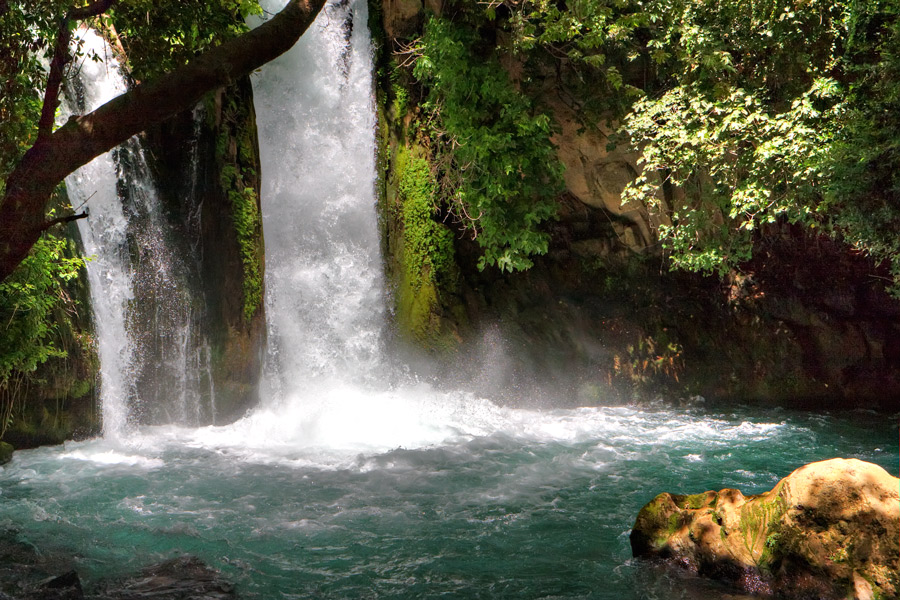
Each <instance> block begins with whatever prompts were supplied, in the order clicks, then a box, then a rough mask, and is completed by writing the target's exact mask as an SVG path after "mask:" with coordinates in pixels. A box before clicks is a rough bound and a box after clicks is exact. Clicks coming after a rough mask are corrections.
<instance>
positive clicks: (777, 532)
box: [631, 459, 900, 600]
mask: <svg viewBox="0 0 900 600" xmlns="http://www.w3.org/2000/svg"><path fill="white" fill-rule="evenodd" d="M898 486H900V480H898V479H897V478H896V477H893V476H891V475H890V474H888V473H887V472H886V471H885V470H884V469H882V468H881V467H879V466H877V465H873V464H871V463H865V462H862V461H859V460H855V459H850V460H844V459H832V460H827V461H823V462H818V463H813V464H810V465H806V466H805V467H801V468H799V469H797V470H796V471H794V472H793V473H791V474H790V475H789V476H788V477H785V478H784V479H782V480H781V481H780V482H779V483H778V485H776V486H775V487H774V488H773V489H772V490H771V491H769V492H766V493H765V494H760V495H758V496H749V497H746V496H744V495H743V494H742V493H741V492H740V491H738V490H731V489H726V490H722V491H720V492H712V491H709V492H704V493H700V494H694V495H692V496H681V495H673V494H669V493H663V494H660V495H659V496H657V497H656V498H654V499H653V500H652V501H651V502H650V503H648V504H647V505H646V506H645V507H644V508H643V509H641V512H640V513H639V514H638V517H637V521H636V522H635V525H634V529H633V530H632V532H631V547H632V550H633V552H634V555H635V556H638V557H649V558H659V559H664V560H666V561H668V562H670V563H672V564H673V565H677V566H678V567H680V568H683V569H687V570H689V571H691V572H693V573H697V574H699V575H701V576H706V577H712V578H716V579H721V580H724V581H728V582H730V583H732V584H735V585H736V586H738V587H740V588H742V589H743V590H745V591H747V592H751V593H764V594H777V595H778V597H783V598H820V599H832V598H833V599H835V600H836V599H838V598H854V599H857V600H869V599H872V598H884V599H888V598H898V597H900V549H898V539H900V530H898V524H900V497H898Z"/></svg>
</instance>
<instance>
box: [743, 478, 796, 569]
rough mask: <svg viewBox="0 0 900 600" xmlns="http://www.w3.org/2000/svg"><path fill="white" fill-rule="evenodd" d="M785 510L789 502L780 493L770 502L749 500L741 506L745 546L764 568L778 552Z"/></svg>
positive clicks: (760, 566) (758, 564)
mask: <svg viewBox="0 0 900 600" xmlns="http://www.w3.org/2000/svg"><path fill="white" fill-rule="evenodd" d="M785 512H787V502H785V500H784V498H782V497H781V496H780V495H776V497H775V499H774V500H771V501H769V502H764V501H756V502H748V503H747V504H745V505H744V506H743V507H742V508H741V520H740V525H739V527H740V531H741V536H742V538H743V542H744V547H745V548H746V549H747V551H748V552H749V553H750V556H751V557H752V558H753V560H754V561H755V562H756V566H757V567H759V568H760V569H762V570H767V569H768V568H769V566H770V565H771V564H772V561H773V558H774V557H775V556H777V554H778V545H779V543H780V537H781V536H780V534H781V531H780V527H779V526H780V523H781V517H782V516H783V515H784V513H785Z"/></svg>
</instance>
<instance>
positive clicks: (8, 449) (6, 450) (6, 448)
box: [0, 442, 15, 465]
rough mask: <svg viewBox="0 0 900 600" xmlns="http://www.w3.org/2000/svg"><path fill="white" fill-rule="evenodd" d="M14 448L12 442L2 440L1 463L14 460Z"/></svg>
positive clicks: (0, 444) (0, 448) (0, 443)
mask: <svg viewBox="0 0 900 600" xmlns="http://www.w3.org/2000/svg"><path fill="white" fill-rule="evenodd" d="M14 450H15V448H13V446H12V444H7V443H6V442H0V465H5V464H6V463H8V462H9V461H11V460H12V457H13V451H14Z"/></svg>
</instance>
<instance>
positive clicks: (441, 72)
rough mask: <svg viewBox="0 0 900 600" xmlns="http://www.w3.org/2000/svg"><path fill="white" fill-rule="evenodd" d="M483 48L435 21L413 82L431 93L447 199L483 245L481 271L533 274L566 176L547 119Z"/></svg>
mask: <svg viewBox="0 0 900 600" xmlns="http://www.w3.org/2000/svg"><path fill="white" fill-rule="evenodd" d="M476 46H477V39H476V36H475V34H474V33H473V32H472V31H471V30H469V29H467V28H465V27H461V26H458V25H453V24H451V23H450V22H448V21H444V20H440V19H436V18H433V19H431V20H430V21H429V22H428V23H427V25H426V27H425V33H424V35H423V37H422V39H421V40H420V47H421V56H420V57H419V58H418V60H417V62H416V65H415V69H414V73H415V76H416V78H417V79H419V80H420V81H421V82H422V83H424V84H425V85H426V86H427V87H428V90H429V94H428V97H427V100H426V102H425V104H424V107H423V108H424V109H425V110H426V111H427V112H428V113H429V122H430V123H431V127H430V130H429V131H428V134H429V135H430V136H431V137H432V139H433V142H434V143H433V147H434V149H435V151H436V153H437V154H438V157H437V162H438V163H439V164H441V165H442V167H441V171H442V172H441V177H440V178H439V185H440V195H441V196H442V197H443V198H444V199H445V201H446V202H447V203H448V208H449V210H450V212H451V214H453V215H454V216H455V217H456V219H457V220H458V222H459V224H460V225H461V226H462V227H464V228H466V229H467V230H468V231H469V232H470V233H471V234H472V235H473V237H474V238H475V239H476V240H477V241H478V243H479V244H480V246H481V248H482V251H483V254H482V258H481V260H480V262H479V266H480V267H481V268H484V267H485V266H488V265H496V266H497V267H499V268H500V269H501V270H504V271H516V270H521V269H527V268H529V267H530V266H531V265H532V261H531V259H530V258H529V257H530V256H531V255H534V254H543V253H546V252H547V248H548V244H549V237H548V235H547V234H546V233H545V232H542V231H541V230H540V228H539V225H540V224H541V223H543V222H544V221H546V220H548V219H550V218H552V217H553V216H554V215H555V214H556V203H555V197H556V195H557V194H558V193H559V192H560V191H561V190H562V170H561V166H560V164H559V159H558V158H557V156H556V151H555V148H554V147H553V145H552V144H551V143H550V134H551V128H550V119H549V117H548V116H547V115H546V114H542V113H540V112H539V111H537V110H535V108H534V107H533V106H532V103H531V101H530V100H529V99H528V98H527V97H525V96H524V95H523V94H522V93H521V92H519V91H518V90H516V88H515V87H514V86H513V85H512V82H511V81H510V79H509V75H508V74H507V72H506V71H505V70H504V69H503V68H502V67H501V66H500V64H499V62H498V61H497V58H496V57H495V56H493V55H487V56H479V55H477V54H476V51H475V49H476Z"/></svg>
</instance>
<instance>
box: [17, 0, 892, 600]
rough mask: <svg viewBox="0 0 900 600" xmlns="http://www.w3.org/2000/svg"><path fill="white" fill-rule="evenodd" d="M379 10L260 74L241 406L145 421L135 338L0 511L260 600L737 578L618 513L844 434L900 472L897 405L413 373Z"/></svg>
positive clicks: (780, 470)
mask: <svg viewBox="0 0 900 600" xmlns="http://www.w3.org/2000/svg"><path fill="white" fill-rule="evenodd" d="M278 4H279V3H278V2H275V1H273V2H272V3H270V4H269V5H267V8H268V9H269V10H270V11H274V10H277V8H278V7H279V6H278ZM366 18H367V15H366V3H365V2H364V1H362V0H354V1H353V2H346V1H344V2H335V3H332V4H330V5H329V6H328V7H327V8H326V9H325V11H324V12H323V14H322V15H321V16H320V18H319V20H318V21H317V23H316V24H315V25H314V26H313V28H312V30H311V31H310V32H309V33H308V34H307V35H306V36H304V38H303V39H302V40H301V42H300V43H299V44H298V47H297V48H295V49H294V50H292V51H291V52H290V53H289V54H288V55H286V56H285V57H283V58H281V59H279V60H278V61H276V62H274V63H273V64H271V65H268V66H267V67H266V68H265V69H263V71H262V73H261V74H260V75H258V76H255V78H254V94H255V97H256V106H257V112H258V121H259V130H260V147H261V152H262V176H263V181H264V188H263V193H262V203H263V220H264V228H265V232H266V234H265V235H266V267H267V280H266V311H267V318H268V337H269V348H268V351H267V356H266V361H265V362H266V367H265V373H264V378H265V382H266V383H265V386H264V390H265V391H264V395H263V398H262V399H261V403H260V406H259V407H258V408H256V409H255V410H254V411H253V412H251V413H250V414H248V415H247V416H245V417H244V418H243V419H241V420H240V421H238V422H236V423H234V424H232V425H228V426H219V427H213V426H209V427H196V426H193V427H188V426H186V424H185V422H183V421H181V420H177V419H176V420H174V422H172V423H168V424H166V423H165V422H164V421H160V422H159V424H156V425H150V426H148V425H146V424H140V423H141V421H140V420H139V419H133V418H131V417H129V415H127V414H122V411H127V408H128V406H127V405H126V404H125V403H123V402H122V401H121V395H123V394H124V393H126V392H123V391H121V388H120V387H116V385H115V384H116V382H117V381H119V380H120V379H122V377H120V375H121V374H118V375H117V373H116V372H115V371H116V369H120V370H123V372H124V371H126V370H128V369H132V368H133V365H131V364H130V362H129V361H131V360H132V359H131V358H129V361H126V362H128V364H127V365H125V366H122V365H121V364H120V363H121V362H122V361H121V360H119V361H118V362H116V361H115V360H112V359H110V360H106V359H102V360H103V362H102V369H103V370H104V371H105V372H106V375H105V376H104V379H103V385H104V386H106V387H105V388H104V390H103V392H102V393H103V394H104V405H105V407H113V408H110V410H113V409H114V411H115V412H113V413H112V414H105V417H106V418H107V419H109V420H110V422H109V423H108V424H107V425H110V424H112V425H114V426H113V427H107V435H105V437H101V438H98V439H94V440H88V441H84V442H70V443H67V444H65V445H63V446H58V447H52V448H40V449H36V450H30V451H23V452H17V453H16V454H15V457H14V459H13V461H12V462H11V463H10V464H9V465H7V466H5V467H3V468H2V469H0V532H7V533H6V535H11V536H13V537H14V538H15V539H16V540H18V541H19V542H22V543H25V544H29V545H31V546H33V547H34V548H37V549H38V550H39V551H40V552H42V553H45V554H56V555H63V556H67V557H70V558H71V560H72V561H74V567H75V568H76V569H77V570H78V572H79V574H80V576H81V578H82V580H83V582H84V584H85V587H86V589H87V591H88V592H90V590H91V589H92V586H96V585H97V583H98V582H99V581H100V580H101V579H103V578H108V577H116V576H119V575H127V574H131V573H134V572H136V571H138V570H140V569H141V568H143V567H145V566H147V565H149V564H153V563H158V562H161V561H163V560H165V559H168V558H171V557H174V556H179V555H186V554H189V555H196V556H198V557H200V558H201V559H202V560H204V561H206V562H207V563H208V564H210V565H211V566H213V567H215V568H217V569H219V570H221V571H222V572H223V573H224V574H225V575H226V576H227V577H228V578H229V579H230V580H231V581H233V582H234V583H235V584H236V586H237V591H238V593H239V594H240V596H241V597H243V598H252V599H260V600H269V599H281V598H425V597H428V598H431V597H447V598H610V599H616V600H626V599H632V598H634V599H647V598H660V599H671V598H696V599H699V598H703V599H720V600H721V599H725V598H735V597H736V596H734V595H733V594H732V593H731V592H729V591H727V590H725V589H722V588H719V587H717V586H716V585H714V584H708V583H702V582H700V581H697V580H693V579H691V578H684V577H679V576H677V575H673V574H671V573H668V572H666V571H661V570H657V569H656V568H653V567H652V566H650V565H647V564H645V563H641V562H637V561H634V560H632V559H631V551H630V546H629V542H628V534H629V530H630V527H631V525H632V524H633V522H634V518H635V516H636V515H637V512H638V511H639V510H640V508H641V506H643V504H645V503H646V502H648V501H649V500H650V499H652V498H653V497H654V496H655V495H656V494H657V493H659V492H661V491H670V492H680V493H696V492H700V491H705V490H707V489H715V490H718V489H721V488H725V487H736V488H739V489H741V490H742V491H743V492H744V493H747V494H750V493H758V492H763V491H766V490H769V489H771V488H772V487H773V486H774V485H775V483H776V482H777V481H778V480H779V479H780V478H782V477H784V476H786V475H788V474H789V473H790V472H791V471H792V470H793V469H795V468H797V467H799V466H801V465H803V464H806V463H808V462H812V461H815V460H821V459H826V458H833V457H836V456H841V457H855V458H860V459H863V460H869V461H872V462H875V463H878V464H880V465H882V466H884V467H885V468H887V469H888V470H889V471H891V472H892V473H896V472H897V466H898V460H900V457H898V429H897V419H896V418H885V417H884V416H883V415H876V414H872V413H867V412H852V413H844V414H826V415H822V414H818V415H815V414H810V413H799V412H788V411H784V410H776V409H758V408H757V409H751V408H727V409H723V408H717V407H715V406H706V404H705V403H703V402H702V401H699V400H697V401H694V402H692V403H690V404H689V405H687V406H681V407H679V408H673V407H672V406H669V405H667V404H665V403H645V404H635V405H629V406H621V405H619V406H589V407H582V408H565V409H554V408H542V409H536V408H522V407H534V406H536V405H541V406H548V403H547V402H546V398H542V400H541V402H540V403H539V402H538V401H537V400H535V399H532V398H529V395H528V393H527V392H522V394H523V395H522V397H521V398H520V402H517V403H515V404H514V405H511V406H510V405H508V406H501V405H499V404H497V403H495V402H493V401H491V400H490V399H489V398H483V397H481V396H479V395H476V394H474V393H472V392H470V391H466V390H464V389H447V387H446V385H445V386H443V387H441V384H440V382H430V383H425V382H419V381H417V380H416V379H415V378H414V377H412V376H410V375H408V374H407V370H406V369H405V368H404V367H403V365H400V364H399V360H398V359H397V357H395V356H392V354H391V350H390V345H389V344H387V343H385V338H386V335H385V333H386V328H387V325H386V323H387V322H388V321H389V319H388V318H387V314H386V313H387V311H386V309H385V306H386V305H387V301H386V297H387V294H386V292H385V289H384V287H385V284H384V281H383V278H382V276H381V266H380V258H379V255H378V239H377V223H376V218H375V212H374V203H375V195H374V181H375V161H374V156H375V148H374V117H373V109H372V80H371V68H372V65H371V47H370V44H371V43H370V41H369V37H368V32H367V31H366ZM88 87H90V85H89V84H88ZM100 160H101V162H102V161H104V160H105V161H106V163H107V167H106V168H113V167H109V166H108V165H110V164H112V162H111V161H110V158H109V157H106V158H101V159H100ZM95 167H98V168H99V167H102V164H101V163H98V164H97V165H95ZM82 175H83V177H82V178H81V180H91V177H88V175H89V172H87V173H83V174H82ZM109 177H110V176H109V175H104V176H103V177H99V176H98V177H95V178H94V179H95V180H103V181H107V182H108V180H109ZM81 180H78V179H77V178H73V179H72V181H70V187H77V186H78V185H81V184H80V183H79V181H81ZM107 187H109V189H110V190H112V189H113V187H115V186H114V185H113V186H112V187H110V186H109V185H107ZM76 191H77V190H76ZM77 193H81V194H82V195H83V196H84V197H85V198H87V197H89V196H90V195H91V193H92V192H91V190H80V191H77ZM114 193H115V192H114V191H110V192H109V194H110V195H112V196H114ZM113 200H114V197H113ZM111 204H112V205H115V202H114V201H113V202H111ZM100 210H101V209H99V208H97V209H92V218H95V217H94V215H95V214H96V213H97V212H98V211H100ZM110 210H115V209H114V207H113V208H111V209H110ZM120 212H121V211H119V212H114V215H118V214H120ZM98 220H99V219H98ZM113 220H115V221H120V218H119V217H116V218H115V219H113ZM121 227H122V226H121V223H119V230H121ZM119 245H121V244H119ZM104 247H107V248H109V247H112V248H115V247H116V244H98V245H97V247H96V250H95V251H96V252H98V253H102V252H103V251H104ZM104 260H105V259H104V258H102V257H98V259H97V261H96V263H97V264H107V263H105V262H104ZM123 271H127V269H123ZM101 274H102V275H103V276H104V277H105V278H107V279H109V278H111V277H112V278H115V277H116V274H115V271H114V270H113V269H112V268H107V269H105V270H104V271H103V272H102V273H101ZM124 276H125V275H123V277H124ZM92 285H94V280H93V279H92ZM98 285H99V284H98ZM123 295H124V296H126V298H125V299H124V300H121V302H123V303H125V304H127V301H128V300H129V299H130V298H127V296H131V295H133V292H127V293H125V294H123ZM116 310H120V309H119V308H117V309H116ZM120 312H121V311H120ZM122 320H123V319H119V321H122ZM125 320H127V319H125ZM119 321H113V320H111V321H110V322H115V323H118V322H119ZM100 335H101V336H103V335H104V334H103V332H102V331H101V332H100ZM112 335H115V334H112ZM115 341H116V339H115V338H114V337H113V338H111V339H108V340H106V341H104V340H101V341H100V343H101V345H103V344H104V343H107V344H114V343H115ZM112 347H113V348H114V347H115V346H114V345H113V346H112ZM121 354H122V353H121V352H119V355H121ZM112 356H113V357H114V358H115V356H116V352H112ZM129 356H130V355H129ZM120 358H121V356H120ZM134 360H138V359H137V358H135V359H134ZM502 362H503V361H498V364H501V363H502ZM485 368H487V369H490V368H491V365H486V366H485ZM151 371H152V369H151ZM126 374H127V373H126ZM108 382H110V383H108ZM164 385H170V386H171V387H172V393H173V394H175V395H178V396H179V398H181V397H182V396H184V388H183V386H177V385H174V384H164ZM117 390H119V391H117ZM164 391H165V390H163V392H164ZM127 393H128V394H131V395H134V394H138V393H139V392H136V391H134V389H133V387H132V388H128V391H127ZM161 394H162V392H156V393H154V394H153V397H158V396H160V395H161ZM197 395H198V396H199V395H200V394H199V393H197ZM561 400H564V399H561ZM197 401H198V402H199V399H198V400H197ZM178 402H179V403H181V402H183V399H179V400H178ZM560 405H566V406H571V403H570V402H568V401H565V402H561V403H560ZM105 410H106V409H105ZM169 412H170V413H172V412H173V411H169ZM186 412H187V413H190V410H188V411H186ZM188 422H190V421H188Z"/></svg>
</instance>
